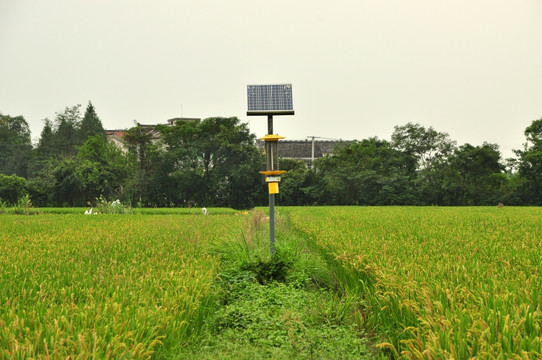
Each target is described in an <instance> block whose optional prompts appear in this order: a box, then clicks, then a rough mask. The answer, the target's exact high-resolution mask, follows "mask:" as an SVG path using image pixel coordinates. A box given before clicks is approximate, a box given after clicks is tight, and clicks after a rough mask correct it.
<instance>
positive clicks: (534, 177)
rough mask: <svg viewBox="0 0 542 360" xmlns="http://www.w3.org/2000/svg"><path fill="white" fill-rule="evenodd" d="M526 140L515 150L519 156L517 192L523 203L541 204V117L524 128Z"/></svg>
mask: <svg viewBox="0 0 542 360" xmlns="http://www.w3.org/2000/svg"><path fill="white" fill-rule="evenodd" d="M525 137H526V138H527V142H526V143H525V145H524V148H523V150H516V155H517V156H518V158H519V166H518V168H519V175H520V181H519V182H520V184H519V186H518V193H519V195H520V197H521V199H522V201H523V203H525V204H530V205H542V118H541V119H538V120H535V121H533V122H532V123H531V125H530V126H529V127H527V128H526V129H525Z"/></svg>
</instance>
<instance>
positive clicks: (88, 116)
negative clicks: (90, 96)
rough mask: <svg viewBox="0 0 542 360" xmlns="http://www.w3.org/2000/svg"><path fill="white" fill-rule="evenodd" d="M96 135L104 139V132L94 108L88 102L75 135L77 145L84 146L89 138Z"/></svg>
mask: <svg viewBox="0 0 542 360" xmlns="http://www.w3.org/2000/svg"><path fill="white" fill-rule="evenodd" d="M96 135H98V136H101V137H104V138H105V130H104V128H103V125H102V121H101V120H100V118H99V117H98V115H97V114H96V110H95V109H94V106H93V105H92V103H91V102H90V101H89V102H88V105H87V109H86V110H85V115H84V116H83V119H82V120H81V124H80V126H79V130H78V133H77V138H78V144H84V143H85V142H86V141H87V140H88V139H89V138H90V137H93V136H96Z"/></svg>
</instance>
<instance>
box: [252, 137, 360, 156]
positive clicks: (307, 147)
mask: <svg viewBox="0 0 542 360" xmlns="http://www.w3.org/2000/svg"><path fill="white" fill-rule="evenodd" d="M351 142H352V141H342V140H340V141H315V142H314V158H315V159H317V158H321V157H323V156H324V155H325V154H333V152H334V150H335V147H336V146H347V145H349V144H350V143H351ZM263 144H264V142H263V141H260V140H258V141H257V142H256V146H257V147H258V148H259V149H262V148H263ZM279 156H280V157H282V158H288V159H298V160H303V159H304V160H307V159H309V160H310V159H311V158H312V141H309V140H281V141H280V142H279Z"/></svg>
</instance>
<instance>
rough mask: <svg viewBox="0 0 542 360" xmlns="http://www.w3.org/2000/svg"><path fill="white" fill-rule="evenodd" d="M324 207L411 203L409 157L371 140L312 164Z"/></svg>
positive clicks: (410, 167)
mask: <svg viewBox="0 0 542 360" xmlns="http://www.w3.org/2000/svg"><path fill="white" fill-rule="evenodd" d="M315 163H316V166H315V167H316V176H317V178H318V179H320V180H319V181H320V184H321V186H322V188H323V191H324V197H325V198H326V200H327V201H325V202H324V204H325V203H327V204H338V205H346V204H350V205H352V204H357V205H384V204H388V205H395V204H396V205H402V204H408V203H409V202H410V201H411V200H412V192H411V190H410V186H411V179H412V177H413V174H414V173H413V170H414V169H413V167H412V158H410V157H409V156H408V155H407V154H405V153H402V152H400V151H398V150H395V149H393V148H392V147H391V144H390V143H389V142H387V141H385V140H379V139H376V138H371V139H368V140H362V141H359V142H354V143H353V144H351V145H350V146H346V147H342V148H340V149H338V150H337V151H336V153H335V154H334V156H328V157H324V158H322V159H318V161H315Z"/></svg>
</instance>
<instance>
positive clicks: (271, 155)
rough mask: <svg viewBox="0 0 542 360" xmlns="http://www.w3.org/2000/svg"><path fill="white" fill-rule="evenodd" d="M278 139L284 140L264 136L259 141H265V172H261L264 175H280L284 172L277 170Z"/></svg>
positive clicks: (272, 136)
mask: <svg viewBox="0 0 542 360" xmlns="http://www.w3.org/2000/svg"><path fill="white" fill-rule="evenodd" d="M279 139H284V136H279V135H272V134H268V135H265V136H264V137H263V138H261V139H260V140H264V141H265V156H266V171H262V172H261V173H262V174H265V175H280V174H283V173H285V171H280V170H279V146H278V145H279Z"/></svg>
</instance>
